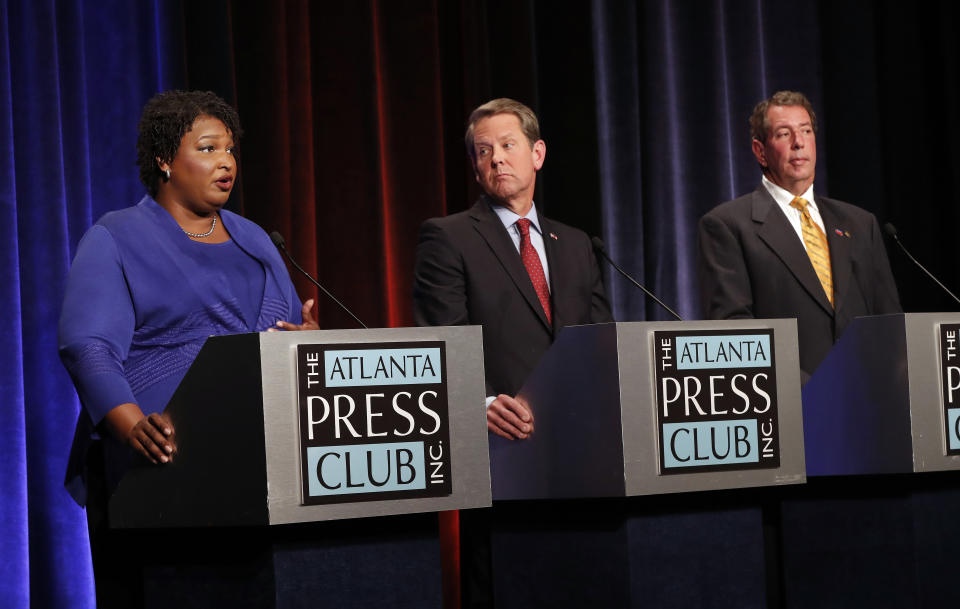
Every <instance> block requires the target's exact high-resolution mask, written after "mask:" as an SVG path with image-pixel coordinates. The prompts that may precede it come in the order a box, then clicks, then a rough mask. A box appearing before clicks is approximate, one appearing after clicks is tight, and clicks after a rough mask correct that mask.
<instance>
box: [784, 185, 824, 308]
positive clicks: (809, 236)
mask: <svg viewBox="0 0 960 609" xmlns="http://www.w3.org/2000/svg"><path fill="white" fill-rule="evenodd" d="M807 205H809V203H808V202H807V200H806V199H804V198H801V197H794V199H793V201H791V202H790V207H793V208H794V209H798V210H800V227H801V228H802V229H803V230H802V232H803V242H804V244H806V246H807V256H809V257H810V262H811V263H812V264H813V270H814V271H815V272H816V273H817V277H818V278H819V279H820V285H822V286H823V291H824V292H826V293H827V300H829V301H830V306H833V273H832V272H831V271H830V246H829V245H827V236H826V235H824V234H823V231H822V230H820V227H819V226H817V225H816V224H814V222H813V219H812V218H811V217H810V212H809V211H808V210H807Z"/></svg>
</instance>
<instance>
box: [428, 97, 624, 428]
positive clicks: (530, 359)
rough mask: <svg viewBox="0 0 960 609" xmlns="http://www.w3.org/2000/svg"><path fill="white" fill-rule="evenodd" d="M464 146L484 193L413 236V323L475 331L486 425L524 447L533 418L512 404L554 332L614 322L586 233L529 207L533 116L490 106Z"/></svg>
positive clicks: (501, 102) (475, 117)
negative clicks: (479, 331)
mask: <svg viewBox="0 0 960 609" xmlns="http://www.w3.org/2000/svg"><path fill="white" fill-rule="evenodd" d="M466 144H467V152H468V154H469V155H470V158H471V160H472V161H473V165H474V170H475V172H476V179H477V182H478V183H479V184H480V186H481V187H482V188H483V190H484V192H485V193H486V194H485V195H484V196H483V197H481V198H480V200H479V201H477V203H476V204H474V205H473V207H471V208H470V209H468V210H467V211H464V212H461V213H457V214H452V215H450V216H447V217H445V218H433V219H430V220H428V221H427V222H425V223H424V225H423V227H422V228H421V230H420V241H419V244H418V246H417V261H416V268H415V277H414V291H413V303H414V319H415V320H416V322H417V325H421V326H448V325H460V324H481V325H483V350H484V368H485V373H486V381H487V396H488V397H487V426H488V428H489V430H490V431H491V432H493V433H495V434H498V435H501V436H503V437H505V438H508V439H524V438H527V437H529V435H530V434H531V433H533V427H534V421H533V413H532V412H530V409H529V408H528V407H527V405H526V404H524V403H522V402H521V401H519V400H517V399H516V398H515V396H516V393H517V391H518V390H519V389H520V387H521V386H522V385H523V382H524V380H525V379H526V377H527V375H528V374H529V373H530V372H531V371H532V370H533V368H534V367H535V366H536V364H537V362H538V361H539V360H540V357H541V356H542V355H543V353H544V352H545V351H546V350H547V349H548V348H549V347H550V344H551V343H552V342H553V339H554V336H555V335H556V332H557V331H559V329H560V328H561V327H563V326H567V325H575V324H589V323H600V322H605V321H612V320H613V318H612V316H611V314H610V307H609V305H608V303H607V297H606V294H605V293H604V289H603V283H602V281H601V277H600V271H599V269H598V267H597V262H596V259H595V258H594V255H593V249H592V247H591V244H590V240H589V239H588V238H587V235H586V234H584V233H583V232H582V231H580V230H577V229H575V228H571V227H569V226H566V225H564V224H561V223H559V222H555V221H553V220H549V219H547V218H546V217H544V215H543V214H542V213H540V212H539V210H538V209H537V207H536V205H535V204H534V202H533V192H534V186H535V183H536V178H537V171H539V170H540V168H541V167H542V166H543V161H544V157H545V156H546V144H545V143H544V141H543V140H542V139H540V128H539V125H538V123H537V117H536V115H534V113H533V111H532V110H530V108H528V107H527V106H525V105H523V104H521V103H519V102H517V101H514V100H511V99H505V98H501V99H495V100H493V101H490V102H488V103H486V104H484V105H482V106H480V107H479V108H477V109H476V110H474V111H473V113H472V114H471V115H470V120H469V126H468V127H467V134H466Z"/></svg>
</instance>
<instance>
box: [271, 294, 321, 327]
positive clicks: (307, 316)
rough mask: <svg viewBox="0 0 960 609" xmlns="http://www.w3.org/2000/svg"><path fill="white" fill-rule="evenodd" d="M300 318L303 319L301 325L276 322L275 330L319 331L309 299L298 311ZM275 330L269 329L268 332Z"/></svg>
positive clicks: (311, 300) (311, 302)
mask: <svg viewBox="0 0 960 609" xmlns="http://www.w3.org/2000/svg"><path fill="white" fill-rule="evenodd" d="M300 314H301V316H302V317H303V323H302V324H292V323H290V322H289V321H278V322H277V328H280V329H281V330H319V329H320V324H318V323H317V320H315V319H314V318H313V299H312V298H311V299H310V300H308V301H307V302H305V303H303V309H302V310H301V311H300ZM275 330H276V328H270V330H269V331H270V332H273V331H275Z"/></svg>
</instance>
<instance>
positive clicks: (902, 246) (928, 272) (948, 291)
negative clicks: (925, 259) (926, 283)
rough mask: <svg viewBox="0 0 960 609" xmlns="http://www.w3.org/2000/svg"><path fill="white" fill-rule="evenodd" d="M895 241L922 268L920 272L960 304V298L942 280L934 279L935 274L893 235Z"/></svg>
mask: <svg viewBox="0 0 960 609" xmlns="http://www.w3.org/2000/svg"><path fill="white" fill-rule="evenodd" d="M893 240H894V241H896V242H897V245H899V246H900V249H902V250H903V253H904V254H906V255H907V258H909V259H910V260H912V261H913V263H914V264H915V265H917V266H919V267H920V270H921V271H923V272H924V273H926V274H927V277H929V278H930V279H933V281H934V282H935V283H936V284H937V285H938V286H940V287H941V288H943V291H944V292H946V293H947V294H950V297H951V298H953V299H954V300H956V301H957V303H960V298H957V296H956V294H954V293H953V292H951V291H950V290H949V289H947V286H945V285H943V284H942V283H940V280H939V279H937V278H936V277H934V276H933V273H931V272H930V271H928V270H927V267H925V266H923V265H922V264H920V262H919V261H918V260H917V259H916V258H914V257H913V255H912V254H910V252H909V251H907V248H906V246H904V245H903V244H902V243H900V237H898V236H897V235H893Z"/></svg>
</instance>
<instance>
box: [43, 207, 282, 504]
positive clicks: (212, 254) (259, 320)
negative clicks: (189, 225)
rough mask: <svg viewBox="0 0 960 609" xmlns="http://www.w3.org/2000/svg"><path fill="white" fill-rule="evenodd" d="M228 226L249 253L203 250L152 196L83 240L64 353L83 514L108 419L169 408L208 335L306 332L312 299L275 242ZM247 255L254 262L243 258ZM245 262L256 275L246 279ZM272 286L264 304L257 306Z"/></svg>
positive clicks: (73, 475) (64, 320)
mask: <svg viewBox="0 0 960 609" xmlns="http://www.w3.org/2000/svg"><path fill="white" fill-rule="evenodd" d="M220 217H221V219H222V222H223V226H224V227H225V228H226V229H227V231H228V232H229V233H230V237H231V241H232V242H233V244H235V246H237V247H238V248H239V250H242V252H243V253H245V254H242V253H240V252H239V251H238V252H236V253H235V254H225V252H224V250H222V249H218V246H217V245H210V244H199V243H197V242H194V241H192V240H191V239H190V238H189V237H187V236H186V235H185V234H184V233H183V231H182V230H181V229H180V226H179V225H178V224H177V222H176V220H174V219H173V216H171V215H170V214H169V213H168V212H167V211H166V210H165V209H163V208H162V207H160V205H159V204H158V203H157V202H156V201H154V200H153V199H152V198H151V197H149V196H146V197H144V198H143V199H142V200H141V201H140V203H138V204H137V205H136V206H134V207H130V208H127V209H123V210H120V211H115V212H110V213H108V214H105V215H104V216H103V217H102V218H100V220H99V221H98V222H97V223H96V224H95V225H94V226H92V227H91V228H90V230H89V231H87V233H86V234H85V235H84V236H83V239H81V241H80V245H79V246H78V248H77V254H76V257H75V258H74V261H73V265H72V266H71V269H70V276H69V278H68V280H67V287H66V293H65V295H64V302H63V311H62V313H61V317H60V326H59V332H60V334H59V347H60V357H61V360H62V361H63V363H64V365H65V366H66V368H67V371H68V372H69V373H70V376H71V378H72V379H73V382H74V385H75V386H76V388H77V393H78V395H79V396H80V402H81V404H82V405H83V409H82V411H81V412H80V417H79V419H78V421H77V430H76V434H75V436H74V442H73V448H72V450H71V454H70V460H69V463H68V467H67V478H66V481H65V484H66V486H67V489H68V490H69V491H70V494H71V495H72V496H73V497H74V498H75V499H76V500H77V502H78V503H80V504H81V505H84V504H85V503H86V487H85V484H84V482H83V479H84V478H85V476H84V468H85V462H86V453H87V449H88V448H89V445H90V442H91V441H92V439H93V438H94V437H95V430H94V427H95V425H97V424H98V423H99V422H100V421H101V420H102V419H103V417H104V416H105V415H106V414H107V412H109V411H110V410H111V409H113V408H115V407H116V406H119V405H120V404H124V403H127V402H132V403H135V404H138V405H139V406H140V409H141V410H143V412H144V414H149V413H152V412H160V411H162V410H163V408H164V406H165V405H166V404H167V401H168V400H169V399H170V397H171V396H172V395H173V392H174V391H175V390H176V388H177V385H179V384H180V381H181V379H182V378H183V376H184V374H186V371H187V369H188V368H189V367H190V364H191V363H192V362H193V360H194V358H195V357H196V356H197V353H199V351H200V348H201V347H202V346H203V343H204V341H206V339H207V337H208V336H212V335H220V334H234V333H243V332H260V331H263V330H266V329H267V328H270V327H273V326H274V325H275V324H276V322H277V321H278V320H284V321H290V322H293V323H301V303H300V300H299V298H298V297H297V294H296V291H295V289H294V287H293V283H292V282H291V281H290V276H289V275H288V273H287V269H286V266H285V265H284V263H283V259H282V258H281V257H280V254H279V252H278V251H277V249H276V247H275V246H274V245H273V243H272V242H271V241H270V238H269V237H268V236H267V235H266V233H264V232H263V230H262V229H261V228H260V227H259V226H257V225H256V224H254V223H253V222H250V221H249V220H247V219H245V218H243V217H241V216H238V215H236V214H233V213H231V212H229V211H226V210H224V211H221V212H220ZM224 255H227V256H231V255H232V259H233V260H235V261H237V265H235V266H234V272H229V271H227V272H225V271H224V268H223V267H222V264H221V263H222V260H223V257H224ZM244 255H246V256H249V260H248V261H247V263H244V262H243V261H242V260H239V259H238V257H239V258H243V257H244ZM244 264H249V267H248V268H250V269H251V270H253V273H251V274H250V275H248V276H242V275H240V274H239V273H237V272H236V268H244V266H243V265H244ZM257 267H260V268H261V269H262V273H260V272H257ZM261 285H262V298H260V299H259V301H254V302H252V303H251V302H250V301H251V294H253V293H255V292H257V291H260V290H261V288H260V286H261ZM254 311H256V313H254ZM112 482H114V483H115V482H116V480H113V481H112Z"/></svg>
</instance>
